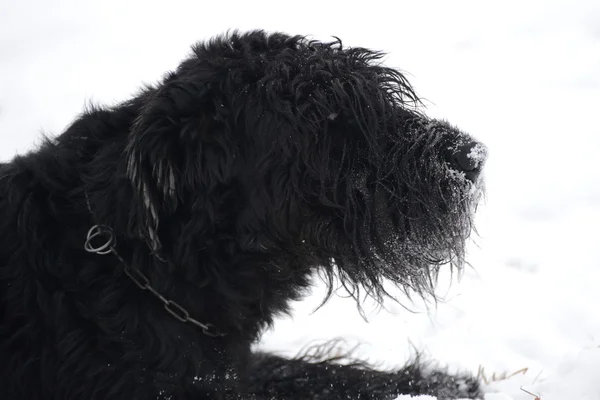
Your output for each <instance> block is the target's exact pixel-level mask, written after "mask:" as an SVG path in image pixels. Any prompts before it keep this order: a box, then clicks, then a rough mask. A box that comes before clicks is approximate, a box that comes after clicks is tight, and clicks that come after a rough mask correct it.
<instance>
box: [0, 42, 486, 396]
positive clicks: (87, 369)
mask: <svg viewBox="0 0 600 400" xmlns="http://www.w3.org/2000/svg"><path fill="white" fill-rule="evenodd" d="M380 57H381V55H380V54H379V53H374V52H371V51H369V50H366V49H357V48H355V49H353V48H343V47H342V46H341V44H340V43H329V44H327V43H319V42H310V41H307V40H305V39H304V38H301V37H290V36H287V35H283V34H271V35H268V34H265V33H263V32H250V33H247V34H232V35H229V36H226V37H220V38H218V39H215V40H213V41H211V42H208V43H205V44H200V45H198V46H196V47H194V52H193V54H192V56H191V57H190V58H189V59H188V60H186V61H184V62H183V63H182V64H181V65H180V67H179V68H178V69H177V70H176V71H175V72H173V73H170V74H169V75H168V76H167V77H166V78H165V79H164V81H163V82H162V83H161V84H160V85H158V86H156V87H148V88H146V89H145V90H143V91H142V92H141V93H140V94H139V95H138V96H136V97H135V98H134V99H133V100H131V101H129V102H126V103H123V104H121V105H118V106H116V107H113V108H105V109H101V108H98V109H93V110H90V111H88V112H86V113H84V114H83V115H82V116H80V117H79V118H78V119H77V120H76V121H75V122H74V123H73V124H72V125H71V126H70V127H69V128H68V129H67V130H66V132H64V133H63V134H62V135H60V136H58V137H57V138H55V139H53V140H49V141H47V142H46V143H45V144H44V145H43V146H41V147H40V148H39V149H37V150H35V151H33V152H31V153H29V154H27V155H24V156H20V157H16V158H15V159H14V160H12V161H11V162H10V163H7V164H3V165H2V166H0V360H1V361H0V391H1V393H0V397H2V398H7V399H14V400H20V399H23V400H25V399H27V400H30V399H86V400H87V399H151V398H173V399H175V398H177V399H180V398H181V399H221V398H223V399H225V398H232V399H236V398H242V399H245V398H255V399H271V398H273V399H287V398H289V399H292V398H297V399H304V398H306V399H309V398H315V399H337V398H339V399H342V398H344V399H346V398H348V399H350V398H352V399H354V398H357V399H358V398H365V399H366V398H369V399H370V398H373V399H375V398H394V396H396V395H398V394H403V393H411V394H420V393H431V394H437V395H438V396H440V398H450V397H451V396H454V395H460V396H464V397H467V396H468V397H475V396H477V395H478V394H479V391H478V387H477V383H476V382H475V381H474V380H471V381H469V384H468V385H464V384H463V383H464V382H459V381H456V382H455V383H452V379H451V377H449V376H446V375H443V374H441V373H433V374H430V375H427V374H425V373H424V372H423V371H422V370H421V369H420V368H419V366H418V365H410V366H408V367H406V368H405V369H403V370H401V371H399V372H393V373H383V372H377V371H372V370H369V369H365V368H360V367H342V366H334V365H329V364H316V363H309V362H306V361H304V360H301V359H299V360H284V359H280V358H277V357H274V356H269V355H253V354H251V352H250V347H251V345H252V343H254V342H256V340H258V338H259V336H260V333H261V331H263V330H264V329H265V327H267V326H268V325H269V324H271V323H272V321H273V317H274V316H275V315H277V314H278V313H282V312H285V311H287V305H288V303H289V302H290V301H291V300H293V299H299V298H300V297H301V295H302V294H303V293H304V291H305V290H306V289H307V287H308V286H309V279H310V276H311V274H312V273H313V272H314V270H315V269H316V268H321V269H322V270H323V271H324V272H325V273H326V276H327V277H329V278H330V282H331V281H333V277H334V276H336V277H337V278H336V279H339V280H340V281H341V282H342V283H343V284H344V285H345V286H346V287H347V288H348V289H349V290H350V291H351V292H352V293H353V295H355V296H356V298H358V297H359V293H358V291H359V290H366V291H367V293H368V294H370V295H372V296H374V297H375V298H379V299H380V298H381V297H382V296H384V295H385V294H386V293H385V291H384V289H383V282H384V280H388V281H391V282H393V283H395V284H397V285H398V286H400V287H402V288H404V289H407V290H414V291H416V292H418V293H421V294H427V293H430V292H431V291H432V289H433V288H432V285H433V284H432V282H433V281H434V278H435V274H436V272H437V269H438V267H439V266H440V265H443V264H447V263H451V264H453V265H454V266H456V267H460V266H461V264H462V261H463V255H464V242H465V240H466V239H467V237H468V235H469V232H470V229H471V224H470V221H471V214H472V211H473V206H474V205H475V204H476V203H477V199H478V193H479V188H480V186H481V185H480V184H479V183H480V181H479V179H478V174H479V171H480V169H481V167H482V163H483V159H484V153H485V151H484V148H483V147H482V146H481V145H479V144H478V143H476V142H474V141H473V140H472V139H471V138H469V137H468V136H467V135H466V134H464V133H462V132H460V131H458V130H457V129H455V128H452V127H451V126H449V125H448V124H446V123H444V122H440V121H434V120H429V119H427V118H426V117H425V116H423V115H422V114H420V113H419V112H418V111H417V110H416V108H415V105H416V103H418V99H417V97H416V96H415V95H414V92H413V91H412V89H411V88H410V86H409V85H408V83H407V82H406V81H405V79H404V78H403V76H402V75H401V74H399V73H398V72H396V71H394V70H391V69H388V68H384V67H382V66H380V65H379V63H378V60H379V59H380ZM94 226H95V227H96V228H94V229H95V230H94V229H93V228H92V227H94ZM95 233H98V235H97V236H96V235H95ZM104 244H106V246H103V245H104ZM165 306H166V307H165ZM180 307H182V308H180ZM442 376H443V377H444V378H443V379H442V378H441V377H442Z"/></svg>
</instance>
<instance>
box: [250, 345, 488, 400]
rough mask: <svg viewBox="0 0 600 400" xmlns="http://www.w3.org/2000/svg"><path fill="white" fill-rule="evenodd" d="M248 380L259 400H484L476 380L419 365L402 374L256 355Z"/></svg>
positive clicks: (397, 371) (409, 367)
mask: <svg viewBox="0 0 600 400" xmlns="http://www.w3.org/2000/svg"><path fill="white" fill-rule="evenodd" d="M249 372H250V376H249V377H248V386H249V388H248V389H249V391H250V392H251V393H252V394H253V395H254V396H256V397H255V399H256V400H267V399H278V400H287V399H290V400H291V399H307V400H325V399H327V400H338V399H339V400H342V399H344V400H348V399H353V400H363V399H365V400H366V399H372V400H393V399H395V398H396V397H398V396H399V395H401V394H409V395H422V394H428V395H433V396H436V397H437V398H438V399H439V400H449V399H456V398H469V399H477V398H483V395H482V393H481V391H480V388H479V382H478V381H477V379H476V378H474V377H473V376H470V375H450V374H448V373H446V372H444V371H442V370H433V371H430V370H428V369H427V368H426V367H424V366H423V365H422V364H421V363H419V361H418V360H417V361H414V362H413V363H411V364H408V365H406V366H404V367H403V368H401V369H399V370H396V371H388V372H383V371H377V370H373V369H370V368H367V367H364V366H361V365H339V364H333V363H331V362H327V361H324V362H310V361H306V360H303V359H285V358H282V357H278V356H274V355H270V354H260V353H259V354H256V355H255V356H254V360H253V362H252V367H251V369H250V371H249Z"/></svg>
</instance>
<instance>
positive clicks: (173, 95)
mask: <svg viewBox="0 0 600 400" xmlns="http://www.w3.org/2000/svg"><path fill="white" fill-rule="evenodd" d="M208 91H209V89H208V86H207V85H206V84H204V83H202V82H195V81H194V80H192V79H189V78H187V79H186V78H185V77H179V76H177V75H176V74H171V75H170V76H167V77H166V79H165V81H164V83H163V84H162V85H161V86H160V87H159V88H158V89H154V90H152V91H151V92H150V93H148V98H147V100H146V102H145V104H144V105H143V106H142V108H141V109H140V112H139V115H138V117H137V118H136V120H135V121H134V123H133V126H132V128H131V132H130V134H129V138H128V143H127V146H126V149H125V160H126V163H127V166H126V171H127V177H128V178H129V180H130V181H131V184H132V186H133V191H134V198H133V199H132V204H133V208H132V210H130V218H129V223H128V229H129V230H130V231H132V232H134V233H135V234H136V235H139V236H140V237H141V238H143V239H144V240H146V241H147V242H148V244H149V245H150V247H151V249H152V250H153V251H155V252H156V251H157V250H159V249H160V247H161V243H160V240H159V237H158V225H159V220H160V216H161V215H165V214H166V215H168V214H170V213H172V212H174V211H175V209H176V208H177V204H178V199H179V197H180V196H181V187H180V186H181V185H180V182H178V179H180V178H181V177H182V173H184V172H185V171H182V169H186V165H185V161H184V158H185V157H186V154H189V152H190V151H189V147H190V146H191V145H192V143H190V141H192V140H197V138H198V136H200V135H201V134H202V131H206V130H207V129H208V126H207V125H208V124H209V122H208V121H210V119H211V118H209V117H208V115H207V110H206V105H207V97H208V96H207V94H208Z"/></svg>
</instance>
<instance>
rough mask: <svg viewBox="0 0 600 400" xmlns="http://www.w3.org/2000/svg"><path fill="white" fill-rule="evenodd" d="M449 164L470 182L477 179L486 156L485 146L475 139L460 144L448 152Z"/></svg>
mask: <svg viewBox="0 0 600 400" xmlns="http://www.w3.org/2000/svg"><path fill="white" fill-rule="evenodd" d="M450 153H451V154H450V157H449V158H450V159H449V161H450V164H451V165H452V167H453V168H455V169H456V170H458V171H460V172H463V173H464V174H465V176H466V177H467V179H469V180H470V181H472V182H475V181H476V180H477V177H478V176H479V174H480V172H481V169H482V167H483V164H484V162H485V159H486V156H487V149H486V147H485V146H484V145H483V144H481V143H479V142H475V141H470V142H468V143H464V144H461V145H460V146H458V147H455V148H453V149H452V150H451V152H450Z"/></svg>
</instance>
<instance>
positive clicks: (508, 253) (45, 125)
mask: <svg viewBox="0 0 600 400" xmlns="http://www.w3.org/2000/svg"><path fill="white" fill-rule="evenodd" d="M228 28H239V29H250V28H265V29H268V30H283V31H286V32H290V33H304V34H312V35H314V36H315V37H317V38H321V39H324V38H328V37H329V36H330V35H337V36H340V37H341V38H343V39H344V41H345V43H346V44H348V45H362V46H367V47H372V48H378V49H383V50H386V51H387V52H389V53H391V55H390V56H389V57H388V64H389V65H392V66H395V67H399V68H401V69H403V70H404V71H407V72H408V73H409V74H410V77H411V80H412V82H413V84H414V85H415V86H416V89H417V90H418V92H419V93H420V94H421V95H422V96H424V97H426V98H427V99H428V100H429V101H430V103H429V113H430V114H431V115H433V116H437V117H442V118H446V119H448V120H450V121H451V122H452V123H454V124H456V125H458V126H459V127H461V128H462V129H464V130H466V131H468V132H471V133H472V134H474V135H475V136H476V137H478V138H479V139H481V140H482V141H484V142H485V143H486V144H487V145H488V146H489V149H490V158H489V162H488V164H487V169H486V177H487V202H486V203H485V205H483V206H482V207H481V210H480V211H481V212H480V214H479V217H478V227H479V233H480V237H479V238H477V246H473V247H472V250H471V252H470V258H469V260H470V262H471V264H472V266H473V269H472V270H466V272H465V274H464V276H463V278H462V280H461V281H460V282H459V283H457V282H453V285H452V286H450V285H449V279H448V277H447V276H443V277H442V279H440V283H441V284H440V287H439V292H438V293H439V294H440V295H444V298H445V302H443V303H439V304H438V305H437V306H432V307H430V310H429V312H428V311H427V309H426V307H425V306H424V305H423V304H421V303H416V304H414V305H411V307H412V309H413V310H416V311H419V312H418V313H413V314H411V313H408V312H406V311H405V310H403V309H402V308H401V307H399V306H398V305H395V304H393V303H391V302H390V303H388V304H386V307H387V311H380V312H379V313H375V312H370V313H369V323H366V322H364V321H363V320H362V319H361V317H360V316H359V315H358V313H357V312H356V311H355V307H354V304H353V302H352V301H350V300H348V299H343V298H334V299H333V300H332V301H331V302H330V303H328V304H327V305H326V306H325V307H323V308H321V309H320V310H319V311H317V312H316V313H314V314H311V312H312V310H313V309H314V307H315V306H316V305H317V304H318V302H319V300H320V298H321V297H320V296H322V294H323V291H322V287H320V288H317V289H316V290H315V295H314V296H313V297H311V298H309V299H307V300H306V301H305V302H302V303H298V304H297V305H296V307H295V313H294V318H293V320H292V318H282V319H281V320H280V321H278V323H277V324H276V326H275V329H274V330H273V331H272V332H268V333H267V334H266V335H265V337H264V340H263V341H262V343H261V344H260V347H262V348H264V349H269V350H273V351H278V352H281V353H282V354H290V355H292V354H295V353H296V352H298V351H299V350H300V349H301V348H302V347H304V346H306V345H307V344H311V343H318V342H320V341H323V340H327V339H331V338H334V337H344V338H346V339H347V346H348V347H351V346H353V345H354V344H356V343H362V345H361V346H360V347H359V350H358V354H360V355H361V356H362V357H365V358H367V359H369V360H371V361H373V362H379V363H382V364H383V365H385V366H390V367H391V366H394V365H399V364H402V363H403V362H404V361H405V360H406V359H407V358H408V357H409V356H410V355H411V354H412V350H411V349H412V347H411V346H415V347H416V348H418V349H420V350H422V351H425V354H426V355H427V356H428V357H431V358H433V359H436V360H438V361H439V362H440V363H442V364H447V365H449V366H450V367H451V368H454V369H463V370H470V371H473V372H477V371H478V369H479V368H484V371H485V375H486V376H487V378H488V380H492V374H495V376H496V380H497V381H495V382H491V383H490V384H488V385H485V388H486V390H487V391H488V392H489V393H488V394H487V395H486V399H487V400H500V399H503V400H506V399H513V400H519V399H530V400H532V396H531V395H528V394H526V393H525V392H523V391H521V390H520V387H521V386H523V388H524V389H527V390H529V391H530V392H533V393H540V394H541V399H542V400H558V399H560V400H564V399H577V400H584V399H600V380H599V379H598V376H597V371H599V370H600V348H599V346H600V312H598V308H599V307H600V289H599V288H600V237H599V236H600V235H599V233H598V231H599V227H600V124H599V123H598V120H597V117H598V114H599V110H600V3H599V2H597V1H585V0H580V1H573V0H571V1H568V0H565V1H528V2H525V1H519V0H511V1H502V2H494V3H493V4H492V3H490V2H480V1H452V2H450V1H439V2H414V1H398V0H394V1H389V2H382V1H375V0H371V1H368V2H365V1H360V2H358V1H357V2H354V1H344V2H339V3H338V2H334V1H323V0H319V1H312V0H310V1H307V0H304V1H302V2H301V3H299V4H298V5H297V6H292V3H291V2H282V1H273V2H261V1H240V2H234V1H222V2H217V1H207V2H205V1H187V2H183V1H169V2H157V3H155V2H153V1H141V0H136V1H128V2H125V1H118V0H104V1H93V2H80V1H76V0H70V1H52V2H50V1H43V0H2V1H0V159H8V158H10V157H11V156H12V155H13V154H14V153H15V152H17V151H19V152H22V151H24V150H26V149H28V148H30V147H31V144H32V143H33V142H35V141H36V140H37V139H38V138H39V136H38V133H39V131H40V130H43V131H45V132H51V133H59V132H61V130H62V129H63V128H64V127H65V126H66V125H67V124H68V123H69V121H70V120H71V119H72V118H73V117H74V116H75V115H76V114H77V113H78V112H79V111H80V110H81V109H82V107H83V105H84V103H85V102H86V101H90V100H91V101H94V102H100V103H114V102H116V101H120V100H123V99H125V98H127V97H128V96H129V95H131V94H132V93H133V92H134V91H135V90H136V88H138V87H139V86H140V83H141V82H142V81H145V82H154V81H156V80H157V79H158V78H159V77H160V75H161V74H162V73H163V72H164V71H166V70H168V69H170V68H174V67H175V66H176V64H177V62H178V61H179V60H180V59H181V58H183V57H184V56H185V55H186V54H187V51H188V46H189V45H190V44H191V43H193V42H194V41H196V40H198V39H202V38H207V37H209V36H212V35H214V34H218V33H221V32H223V31H225V30H226V29H228ZM405 304H408V303H406V300H405ZM369 310H373V307H371V308H369V306H367V311H369ZM0 362H1V360H0ZM523 368H527V372H526V373H521V374H518V375H515V376H513V377H511V378H509V379H503V380H502V379H501V380H498V378H499V377H500V378H501V377H503V376H507V375H510V374H512V373H514V372H515V371H519V370H522V369H523ZM423 398H425V397H423ZM401 399H403V397H401Z"/></svg>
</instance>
